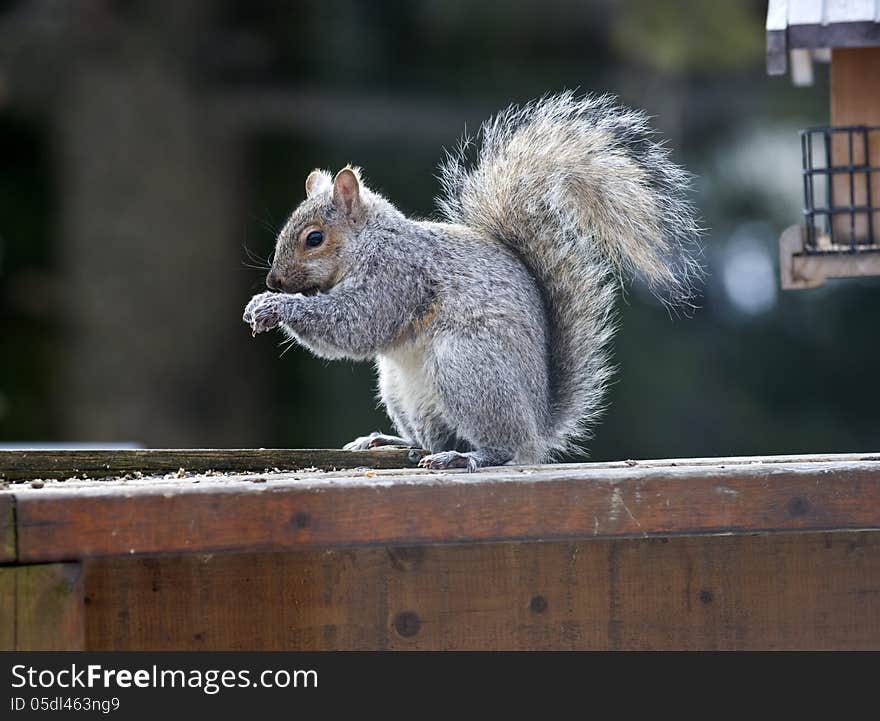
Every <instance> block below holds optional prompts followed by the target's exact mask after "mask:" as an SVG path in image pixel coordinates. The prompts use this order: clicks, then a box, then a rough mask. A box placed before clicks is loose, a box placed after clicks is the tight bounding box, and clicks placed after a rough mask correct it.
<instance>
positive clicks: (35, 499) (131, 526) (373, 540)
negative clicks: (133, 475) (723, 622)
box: [15, 456, 880, 562]
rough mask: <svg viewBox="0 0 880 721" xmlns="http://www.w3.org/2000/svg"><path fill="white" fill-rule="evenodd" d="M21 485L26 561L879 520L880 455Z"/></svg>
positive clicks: (21, 552) (865, 524)
mask: <svg viewBox="0 0 880 721" xmlns="http://www.w3.org/2000/svg"><path fill="white" fill-rule="evenodd" d="M864 457H866V458H875V457H874V456H864ZM16 489H17V490H16V491H15V502H16V523H17V533H18V539H17V548H18V551H17V552H18V560H19V561H20V562H47V561H57V560H67V559H79V558H88V557H95V556H113V555H132V554H142V555H153V554H158V553H182V552H183V553H186V552H197V553H218V552H248V551H291V550H300V549H307V548H324V547H340V546H349V547H351V546H361V545H414V544H436V543H472V542H478V541H483V542H489V541H530V540H573V539H581V538H615V537H639V536H641V537H651V536H671V535H701V534H703V535H705V534H726V533H776V532H791V531H836V530H851V529H877V528H880V461H877V460H860V461H823V462H810V463H757V464H755V463H752V464H731V465H715V466H710V465H693V466H685V465H682V466H677V465H676V466H658V467H652V466H650V465H648V466H644V467H643V466H641V465H639V464H636V465H633V466H627V465H624V466H623V467H614V468H607V467H601V466H599V467H594V466H593V465H592V464H561V465H556V466H540V467H501V468H495V469H491V470H486V471H484V472H478V473H470V474H468V473H465V472H428V471H421V472H417V471H406V470H403V471H381V470H376V471H361V472H353V471H344V472H338V473H325V474H320V473H306V474H285V473H281V474H264V475H257V476H250V477H242V476H232V477H223V478H214V477H196V478H187V479H174V480H167V481H163V480H161V479H160V480H155V479H149V480H141V481H137V480H132V481H127V482H126V481H108V482H104V483H96V482H90V483H79V484H77V483H73V482H68V483H55V484H46V485H45V487H42V488H40V489H33V488H30V487H29V486H28V485H26V484H25V485H19V486H16Z"/></svg>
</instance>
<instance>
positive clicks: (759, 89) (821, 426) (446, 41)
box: [0, 0, 880, 459]
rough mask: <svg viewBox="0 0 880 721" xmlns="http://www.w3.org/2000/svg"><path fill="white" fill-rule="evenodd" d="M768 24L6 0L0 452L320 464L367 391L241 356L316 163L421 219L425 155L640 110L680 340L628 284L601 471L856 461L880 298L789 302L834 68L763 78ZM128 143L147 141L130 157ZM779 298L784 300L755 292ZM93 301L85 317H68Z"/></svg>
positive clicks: (526, 5) (502, 8)
mask: <svg viewBox="0 0 880 721" xmlns="http://www.w3.org/2000/svg"><path fill="white" fill-rule="evenodd" d="M764 13H765V4H764V3H763V2H735V3H731V2H724V0H713V1H712V2H700V3H694V2H686V1H685V0H670V1H669V2H654V1H652V0H631V1H629V2H612V0H594V1H593V2H584V1H583V0H540V1H538V0H510V1H509V2H505V3H484V2H476V1H472V2H466V1H465V0H419V1H415V0H406V1H404V0H397V1H392V2H383V3H368V2H355V1H350V2H327V1H326V0H322V1H321V2H318V1H317V0H304V1H302V2H290V3H282V2H232V1H231V0H226V1H225V2H191V3H171V2H168V3H160V2H144V1H141V2H138V1H136V0H126V1H124V2H123V1H119V2H112V1H111V0H104V1H99V0H92V1H91V2H79V3H76V2H74V3H60V2H50V1H45V0H44V1H34V2H3V3H0V283H2V287H0V313H2V318H3V327H4V333H3V334H2V336H0V440H5V441H28V440H32V441H33V440H43V441H46V440H51V441H90V442H101V441H106V442H109V441H132V442H136V443H143V444H146V445H153V446H155V445H174V446H188V445H264V446H301V447H310V446H311V447H314V446H338V445H340V444H341V443H343V442H345V441H347V440H350V439H351V438H352V437H354V436H356V435H359V434H361V433H364V432H367V431H370V430H374V429H381V428H387V427H388V423H387V421H386V419H385V418H384V415H383V413H382V412H381V411H380V410H379V409H378V408H377V406H376V401H375V397H374V382H373V373H372V369H371V368H370V367H368V366H366V365H358V364H352V363H327V362H324V361H321V360H318V359H315V358H313V357H311V356H309V355H308V354H307V353H306V352H304V351H302V350H301V349H299V348H292V349H290V350H289V351H287V352H284V355H283V357H280V358H279V356H280V355H281V352H282V350H281V348H280V347H279V345H278V342H279V341H280V337H278V338H274V339H273V338H271V337H259V338H257V339H256V340H253V339H251V337H250V335H249V333H248V331H247V328H246V327H245V326H244V325H243V324H241V323H240V320H239V317H240V309H241V308H242V307H243V306H244V304H245V302H246V301H247V299H248V298H249V294H250V293H252V292H256V291H257V290H259V289H260V288H261V286H262V281H263V276H264V273H263V272H262V271H260V270H256V269H252V268H249V267H247V264H250V263H251V262H252V261H251V260H249V258H248V254H247V253H246V251H245V250H244V248H245V247H246V248H247V249H248V250H249V251H250V253H252V254H254V255H256V256H261V257H263V258H265V257H267V256H268V255H270V254H271V251H272V245H273V241H274V233H275V231H276V230H277V229H278V228H279V227H280V225H281V224H282V223H283V221H284V219H285V217H286V214H287V213H288V212H289V211H290V209H291V208H292V207H293V206H294V205H295V204H296V203H298V202H299V200H300V199H301V197H302V195H303V190H302V184H303V180H304V178H305V176H306V174H307V173H308V171H309V170H311V169H312V168H314V167H327V168H330V169H333V170H336V169H338V168H339V167H341V166H342V165H344V164H345V163H347V162H353V163H355V164H358V165H360V166H362V167H363V168H364V170H365V173H366V175H367V178H368V180H369V182H370V183H371V184H372V185H373V186H374V187H376V188H377V189H378V190H380V191H381V192H383V193H384V194H385V195H387V196H388V197H390V198H391V199H393V200H394V201H395V202H396V203H398V205H399V206H400V207H401V208H402V209H404V210H405V211H407V212H409V213H413V214H417V215H422V216H428V215H430V214H431V213H432V198H433V195H434V193H435V192H436V181H435V179H434V177H433V176H434V172H435V168H436V166H437V164H438V162H439V161H440V160H441V159H442V157H443V147H444V146H446V147H450V146H452V145H453V144H454V143H455V142H456V140H457V138H458V136H459V134H460V133H461V132H462V131H463V130H464V128H465V127H468V128H471V129H473V128H474V127H475V126H476V125H477V124H478V123H479V122H480V121H481V120H482V119H484V118H485V117H486V116H487V115H488V114H489V113H491V112H493V111H495V110H497V109H500V108H502V107H504V106H505V105H507V104H508V103H510V102H519V101H524V100H528V99H530V98H532V97H535V96H539V95H542V94H544V93H547V92H552V91H556V90H560V89H564V88H573V87H579V88H581V89H583V90H585V91H590V92H598V93H604V92H610V93H614V94H617V95H619V96H620V97H621V98H622V100H623V101H624V102H626V103H628V104H631V105H635V106H638V107H642V108H644V109H645V110H647V112H648V113H650V114H651V115H652V116H654V119H655V123H656V125H657V126H658V128H659V129H660V131H661V132H662V134H663V135H664V136H665V137H666V138H668V141H669V143H670V147H671V148H672V149H673V152H674V154H675V156H676V158H677V159H678V160H679V161H680V162H682V163H684V164H685V165H687V166H688V167H689V168H690V169H691V170H692V171H693V172H694V173H695V174H696V175H697V176H698V177H697V180H696V183H695V194H694V200H695V202H696V204H697V205H698V206H699V208H700V211H701V214H702V217H703V222H704V225H705V226H706V227H707V228H708V229H709V230H708V231H707V234H706V240H705V245H706V252H705V259H704V260H705V264H706V266H707V269H708V272H709V276H708V279H707V283H706V288H705V293H704V297H703V299H702V301H701V303H700V307H699V308H698V309H696V310H695V311H694V312H693V314H691V315H692V317H670V316H669V314H668V312H667V311H666V310H665V309H664V308H663V307H662V305H660V304H659V303H658V302H657V301H655V300H654V299H652V298H651V297H650V296H648V295H647V294H646V293H645V292H644V290H643V289H642V288H641V287H639V286H633V287H631V288H629V289H628V290H627V293H626V299H625V302H623V303H622V304H621V320H620V332H619V334H618V336H617V341H616V346H615V348H616V360H617V363H618V365H619V373H618V375H617V379H616V382H615V383H614V385H613V387H612V389H611V394H610V398H609V410H608V413H607V416H606V419H605V421H604V422H603V423H602V424H601V425H600V426H599V427H598V428H597V429H596V435H595V438H594V439H593V441H591V442H590V444H589V445H590V449H591V456H592V457H594V458H597V459H604V458H638V457H664V456H665V457H669V456H699V455H728V454H731V455H732V454H751V453H786V452H805V451H855V450H868V449H870V448H871V447H874V446H875V444H876V440H877V438H878V431H880V414H878V412H877V400H878V397H877V396H878V394H877V391H876V390H875V388H876V384H875V382H874V370H875V369H877V368H880V341H878V339H877V334H876V333H875V332H874V329H875V327H876V325H877V320H876V318H875V317H874V316H875V314H876V313H878V310H877V309H878V308H880V302H878V301H880V283H878V282H876V281H869V280H866V281H841V282H837V283H834V284H832V285H829V286H828V287H826V288H823V289H819V290H814V291H803V292H798V293H795V292H784V293H783V292H781V291H778V290H777V288H778V280H777V275H778V269H777V267H776V260H775V253H776V240H777V238H778V236H779V233H780V232H781V231H782V230H783V228H784V227H786V226H787V225H791V224H794V223H797V222H798V221H799V195H798V193H799V188H800V174H799V165H798V163H799V156H798V138H797V133H796V131H797V129H798V127H801V126H806V125H811V124H819V123H823V122H827V113H828V88H827V72H826V71H825V69H824V68H823V67H819V68H817V79H816V84H815V85H814V86H813V87H811V88H806V89H796V88H793V87H792V86H791V83H790V80H789V79H788V78H768V77H767V76H766V73H765V70H764V57H763V47H764V30H763V22H764ZM141 146H142V147H141ZM771 281H772V282H771ZM82 298H85V300H81V299H82Z"/></svg>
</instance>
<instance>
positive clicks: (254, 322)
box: [241, 292, 281, 337]
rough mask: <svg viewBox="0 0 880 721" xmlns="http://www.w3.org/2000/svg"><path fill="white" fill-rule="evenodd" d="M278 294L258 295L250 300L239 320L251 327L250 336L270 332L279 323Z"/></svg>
mask: <svg viewBox="0 0 880 721" xmlns="http://www.w3.org/2000/svg"><path fill="white" fill-rule="evenodd" d="M278 296H279V294H278V293H271V292H266V293H260V294H259V295H255V296H254V297H253V298H251V300H250V302H249V303H248V304H247V307H246V308H245V309H244V314H243V315H242V317H241V319H242V320H243V321H244V322H245V323H247V324H248V325H249V326H250V327H251V336H252V337H256V335H257V333H264V332H265V331H267V330H272V329H273V328H274V327H275V326H277V325H278V324H279V323H280V322H281V313H280V310H279V307H278V305H279V297H278Z"/></svg>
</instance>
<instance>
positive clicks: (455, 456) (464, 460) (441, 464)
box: [419, 451, 478, 473]
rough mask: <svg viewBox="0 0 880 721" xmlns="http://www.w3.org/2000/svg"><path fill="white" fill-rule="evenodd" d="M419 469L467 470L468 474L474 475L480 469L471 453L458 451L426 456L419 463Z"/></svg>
mask: <svg viewBox="0 0 880 721" xmlns="http://www.w3.org/2000/svg"><path fill="white" fill-rule="evenodd" d="M419 468H430V469H431V470H434V471H439V470H443V469H446V468H467V469H468V473H473V472H474V471H475V470H477V468H478V464H477V460H476V459H475V458H474V457H473V456H472V455H470V454H469V453H459V452H458V451H441V452H440V453H432V454H431V455H429V456H424V457H423V458H422V460H420V461H419Z"/></svg>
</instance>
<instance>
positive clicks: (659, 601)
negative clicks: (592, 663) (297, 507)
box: [85, 533, 880, 650]
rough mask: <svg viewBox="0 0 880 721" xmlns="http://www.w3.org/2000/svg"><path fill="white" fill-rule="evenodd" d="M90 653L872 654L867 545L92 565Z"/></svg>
mask: <svg viewBox="0 0 880 721" xmlns="http://www.w3.org/2000/svg"><path fill="white" fill-rule="evenodd" d="M85 583H86V591H85V592H86V602H87V609H88V614H87V620H86V647H87V648H89V649H94V650H111V649H113V650H117V649H153V650H166V649H194V650H202V649H224V650H236V649H260V650H263V649H265V650H290V649H299V650H330V649H842V648H847V649H877V648H880V534H878V533H835V534H794V535H777V536H742V537H740V536H728V537H714V538H711V537H702V538H670V539H649V540H643V539H630V540H605V541H582V542H574V543H564V542H555V543H508V544H481V545H464V546H433V547H415V548H414V547H407V548H361V549H347V550H331V551H303V552H294V553H268V554H241V555H240V554H230V555H218V556H180V557H168V556H166V557H162V558H144V559H96V560H92V561H88V562H87V563H86V582H85Z"/></svg>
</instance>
